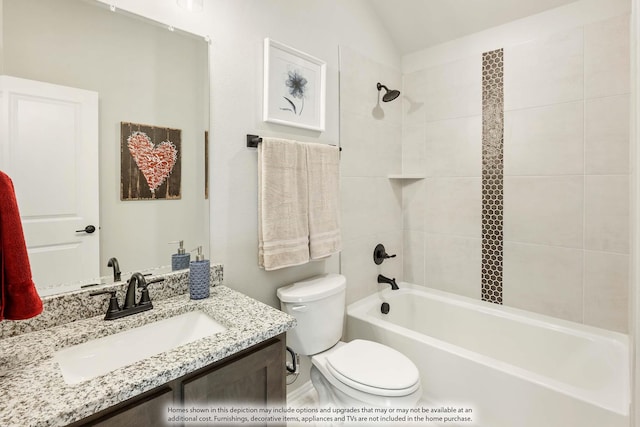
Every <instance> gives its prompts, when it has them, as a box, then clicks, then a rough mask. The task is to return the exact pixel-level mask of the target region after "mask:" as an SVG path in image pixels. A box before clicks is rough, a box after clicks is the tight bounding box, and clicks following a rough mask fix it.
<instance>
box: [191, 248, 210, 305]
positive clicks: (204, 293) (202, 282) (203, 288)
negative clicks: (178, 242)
mask: <svg viewBox="0 0 640 427" xmlns="http://www.w3.org/2000/svg"><path fill="white" fill-rule="evenodd" d="M210 285H211V280H210V274H209V260H208V259H204V254H203V253H202V246H198V253H197V254H196V260H195V261H191V262H190V263H189V296H190V297H191V299H203V298H208V297H209V286H210Z"/></svg>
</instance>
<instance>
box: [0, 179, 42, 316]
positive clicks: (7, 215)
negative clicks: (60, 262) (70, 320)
mask: <svg viewBox="0 0 640 427" xmlns="http://www.w3.org/2000/svg"><path fill="white" fill-rule="evenodd" d="M40 313H42V300H41V299H40V296H39V295H38V292H37V291H36V286H35V284H34V283H33V280H32V278H31V266H30V265H29V256H28V255H27V245H26V244H25V241H24V233H23V231H22V222H21V221H20V212H19V211H18V202H17V201H16V194H15V190H14V188H13V182H12V181H11V178H9V177H8V176H7V175H6V174H4V173H3V172H2V171H0V320H2V319H10V320H23V319H29V318H31V317H34V316H37V315H38V314H40Z"/></svg>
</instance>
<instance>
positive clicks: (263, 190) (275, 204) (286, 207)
mask: <svg viewBox="0 0 640 427" xmlns="http://www.w3.org/2000/svg"><path fill="white" fill-rule="evenodd" d="M308 206H309V200H308V180H307V160H306V148H305V144H301V143H299V142H295V141H287V140H283V139H277V138H263V139H262V144H259V145H258V264H259V265H260V267H264V269H265V270H277V269H279V268H284V267H291V266H294V265H300V264H304V263H307V262H309V213H308Z"/></svg>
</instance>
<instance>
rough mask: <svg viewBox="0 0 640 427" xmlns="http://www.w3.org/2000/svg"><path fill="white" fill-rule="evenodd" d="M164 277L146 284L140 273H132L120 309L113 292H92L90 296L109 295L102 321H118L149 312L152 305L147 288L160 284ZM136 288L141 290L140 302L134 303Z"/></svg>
mask: <svg viewBox="0 0 640 427" xmlns="http://www.w3.org/2000/svg"><path fill="white" fill-rule="evenodd" d="M163 280H164V277H159V278H155V279H151V280H149V281H148V282H147V280H146V279H145V278H144V276H143V275H142V274H141V273H133V274H132V275H131V278H130V279H129V283H128V285H127V293H126V295H125V298H124V306H123V307H122V308H120V305H119V304H118V297H117V296H116V291H115V290H103V291H97V292H92V293H90V294H89V295H90V296H92V297H93V296H96V295H104V294H109V295H111V298H109V308H108V309H107V314H106V315H105V316H104V320H114V319H120V318H121V317H125V316H130V315H132V314H136V313H141V312H143V311H147V310H151V309H152V308H153V304H151V298H149V290H148V289H147V286H148V285H150V284H151V283H157V282H162V281H163ZM136 288H138V289H140V290H141V294H140V301H139V302H138V303H136Z"/></svg>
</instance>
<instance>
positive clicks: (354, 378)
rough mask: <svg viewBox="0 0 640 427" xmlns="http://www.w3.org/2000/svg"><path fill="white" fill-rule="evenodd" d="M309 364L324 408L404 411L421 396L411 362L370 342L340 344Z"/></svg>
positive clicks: (416, 372)
mask: <svg viewBox="0 0 640 427" xmlns="http://www.w3.org/2000/svg"><path fill="white" fill-rule="evenodd" d="M311 363H312V371H311V381H312V383H313V386H314V388H315V389H316V391H317V392H318V396H319V397H320V403H321V404H323V405H331V404H336V403H338V404H340V406H347V407H349V406H354V405H357V404H360V405H363V404H364V405H366V406H373V407H394V408H396V407H402V408H404V407H413V406H415V405H416V404H417V403H418V400H419V399H420V397H421V394H422V389H421V387H420V375H419V373H418V369H417V368H416V366H415V365H414V364H413V362H411V360H409V359H408V358H407V357H406V356H404V355H403V354H402V353H400V352H398V351H396V350H394V349H392V348H390V347H387V346H385V345H382V344H379V343H376V342H373V341H367V340H354V341H351V342H348V343H344V342H342V341H340V342H338V343H337V344H336V345H335V346H333V347H332V348H331V349H329V350H327V351H324V352H322V353H319V354H316V355H314V356H312V357H311Z"/></svg>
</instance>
